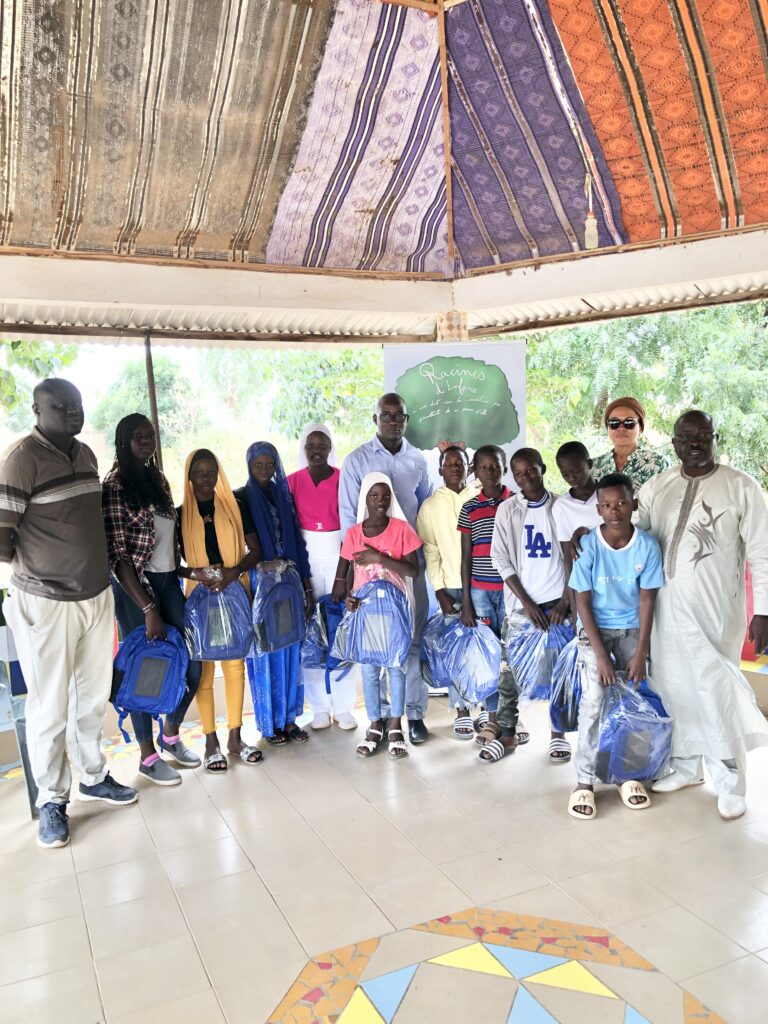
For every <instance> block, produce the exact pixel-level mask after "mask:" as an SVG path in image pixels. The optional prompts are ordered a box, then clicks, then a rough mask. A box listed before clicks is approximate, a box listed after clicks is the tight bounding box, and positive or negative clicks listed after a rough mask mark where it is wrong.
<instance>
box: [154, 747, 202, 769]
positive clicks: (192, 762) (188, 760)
mask: <svg viewBox="0 0 768 1024" xmlns="http://www.w3.org/2000/svg"><path fill="white" fill-rule="evenodd" d="M163 753H164V754H168V756H169V757H171V758H172V759H173V760H174V761H175V762H176V764H180V765H181V767H182V768H199V767H200V765H201V764H202V763H203V762H202V759H201V758H200V757H198V756H197V754H196V753H195V752H194V751H193V750H190V749H189V747H188V746H186V745H185V744H184V743H183V742H182V741H181V740H176V742H175V743H166V742H165V740H163Z"/></svg>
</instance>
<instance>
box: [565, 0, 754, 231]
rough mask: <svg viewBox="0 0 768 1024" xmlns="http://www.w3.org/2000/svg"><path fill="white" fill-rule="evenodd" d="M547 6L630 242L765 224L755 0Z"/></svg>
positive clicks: (571, 0)
mask: <svg viewBox="0 0 768 1024" xmlns="http://www.w3.org/2000/svg"><path fill="white" fill-rule="evenodd" d="M550 2H551V8H552V14H553V17H554V20H555V24H556V25H557V27H558V30H559V31H560V34H561V37H562V39H563V42H564V45H565V47H566V50H567V51H568V53H569V55H570V56H571V61H572V64H573V67H574V72H575V75H576V80H577V82H578V84H579V86H580V88H581V90H582V92H583V94H584V96H585V98H586V101H587V105H588V107H589V109H590V110H591V111H594V112H595V117H594V121H595V127H596V130H597V134H598V137H599V139H600V142H601V144H602V146H603V149H604V152H605V154H606V157H607V159H608V164H609V166H610V168H611V171H612V172H613V174H614V179H615V181H616V183H617V187H618V190H619V195H620V196H621V201H622V210H623V212H624V217H625V223H626V225H627V228H628V231H629V237H630V239H631V240H633V241H634V240H641V239H648V238H653V237H658V236H659V235H660V236H661V237H672V236H674V235H688V234H694V233H697V232H702V231H717V230H722V229H727V228H733V227H738V226H739V225H741V224H744V223H763V222H765V221H766V219H768V197H766V193H765V189H764V188H761V184H760V183H761V180H763V175H764V174H765V170H766V166H767V165H768V103H766V101H765V96H766V88H768V83H767V82H766V68H767V67H768V64H767V62H766V53H767V52H768V51H767V49H766V24H765V18H766V12H767V11H768V8H767V7H766V4H765V3H764V0H754V2H752V0H744V2H735V0H698V2H694V0H550ZM587 40H588V42H587ZM638 159H639V160H640V161H642V162H643V164H644V167H645V179H646V182H647V186H648V187H645V186H644V184H643V181H642V176H641V175H640V174H639V170H638ZM652 210H653V211H654V212H652Z"/></svg>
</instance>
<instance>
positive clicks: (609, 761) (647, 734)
mask: <svg viewBox="0 0 768 1024" xmlns="http://www.w3.org/2000/svg"><path fill="white" fill-rule="evenodd" d="M616 677H617V681H616V682H615V683H614V684H613V685H612V686H609V687H607V688H606V690H605V694H604V696H603V707H602V710H601V712H600V733H599V736H598V742H597V761H596V765H595V771H596V774H597V777H598V779H600V781H601V782H608V783H616V784H617V785H621V784H622V783H623V782H643V781H645V780H648V779H658V778H660V777H661V776H662V775H664V774H666V771H667V769H668V767H669V758H670V753H671V750H672V719H671V718H670V717H669V716H668V715H662V714H660V713H659V711H658V710H657V708H658V707H661V710H662V711H663V710H664V705H663V704H661V701H660V700H659V698H658V696H657V695H656V694H655V693H653V691H652V690H651V689H650V687H649V686H646V693H650V696H651V699H649V697H648V696H645V695H644V694H643V692H642V688H641V689H639V690H636V689H635V688H634V687H632V686H630V685H628V683H627V681H626V675H625V674H624V673H623V672H617V673H616ZM654 705H656V706H654Z"/></svg>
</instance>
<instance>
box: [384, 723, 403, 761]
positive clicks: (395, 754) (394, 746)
mask: <svg viewBox="0 0 768 1024" xmlns="http://www.w3.org/2000/svg"><path fill="white" fill-rule="evenodd" d="M393 736H399V737H400V739H399V740H393V739H392V737H393ZM387 741H388V743H389V748H388V749H389V756H390V757H391V758H392V759H393V760H394V761H399V760H400V758H402V757H408V747H407V746H406V745H405V735H404V734H403V730H402V729H389V730H388V731H387Z"/></svg>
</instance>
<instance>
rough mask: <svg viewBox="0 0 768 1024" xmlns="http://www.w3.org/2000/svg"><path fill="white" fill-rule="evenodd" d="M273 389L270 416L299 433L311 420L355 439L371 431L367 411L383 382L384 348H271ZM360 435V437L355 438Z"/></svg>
mask: <svg viewBox="0 0 768 1024" xmlns="http://www.w3.org/2000/svg"><path fill="white" fill-rule="evenodd" d="M272 356H273V367H272V372H273V375H274V377H273V379H274V381H275V385H276V387H275V391H274V395H273V398H272V422H273V424H274V425H275V427H276V428H277V429H280V430H281V431H282V432H283V433H284V434H287V435H288V436H289V437H298V436H299V434H300V433H301V431H302V429H303V427H305V426H306V424H307V423H308V422H309V421H311V420H317V421H319V422H322V423H327V424H328V426H329V427H334V428H335V429H336V430H337V431H338V432H340V433H342V434H345V435H346V436H347V437H351V438H353V439H354V440H355V443H356V444H359V443H360V440H362V439H365V438H367V437H369V436H370V435H371V432H372V423H371V416H372V415H373V413H374V410H375V406H376V400H377V399H378V398H379V397H380V395H381V391H382V388H383V385H384V352H383V349H382V348H381V347H380V346H378V345H376V346H373V347H371V348H363V349H339V350H334V349H332V348H328V349H317V350H315V351H312V352H308V351H306V350H298V351H296V350H294V351H287V352H278V353H272ZM358 439H359V440H358Z"/></svg>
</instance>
